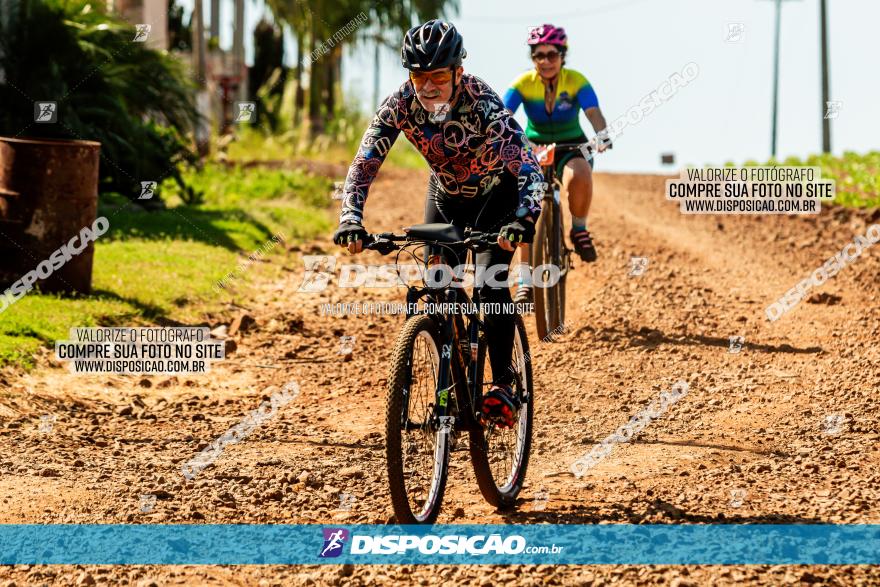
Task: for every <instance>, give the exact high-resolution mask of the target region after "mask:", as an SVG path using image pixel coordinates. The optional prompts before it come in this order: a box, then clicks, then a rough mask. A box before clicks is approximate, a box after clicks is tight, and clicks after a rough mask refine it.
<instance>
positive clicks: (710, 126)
mask: <svg viewBox="0 0 880 587" xmlns="http://www.w3.org/2000/svg"><path fill="white" fill-rule="evenodd" d="M183 4H184V5H186V2H183ZM206 4H208V2H207V1H206ZM228 4H229V6H225V11H224V13H221V16H222V20H223V23H224V31H223V33H222V34H221V45H223V46H228V45H230V44H231V2H229V3H228ZM539 4H541V3H539V2H536V1H535V0H479V1H477V0H459V5H460V10H459V11H458V13H457V14H451V15H447V17H448V19H449V20H451V21H452V22H453V23H454V24H455V25H456V26H457V27H458V29H459V30H460V32H461V33H462V35H463V36H464V41H465V47H466V48H467V51H468V57H467V59H466V60H465V63H464V67H465V70H466V71H468V72H469V73H473V74H474V75H477V76H479V77H481V78H482V79H484V80H485V81H486V82H488V83H489V85H490V86H492V87H493V88H494V89H495V90H496V91H497V92H498V93H499V94H501V95H503V93H504V91H505V90H506V89H507V87H508V85H509V84H510V82H511V81H512V80H513V79H514V78H515V77H516V76H517V75H518V74H520V73H522V72H524V71H526V70H527V69H529V68H530V67H531V63H530V61H529V59H528V52H527V49H526V46H525V38H526V36H527V31H528V28H529V27H530V26H535V25H539V24H543V23H545V22H550V23H553V24H556V25H560V26H564V27H565V28H566V30H567V32H568V36H569V52H568V57H567V59H566V66H567V67H570V68H572V69H576V70H578V71H580V72H581V73H583V74H584V75H585V76H586V77H587V79H589V80H590V82H591V83H592V85H593V87H594V89H595V90H596V93H597V95H598V97H599V104H600V107H601V108H602V111H603V113H604V114H605V118H606V119H607V120H608V121H609V122H610V121H611V120H613V119H615V118H617V117H618V116H621V115H625V114H626V113H627V111H629V110H630V109H631V108H633V107H636V106H637V105H638V104H639V101H640V100H641V99H642V97H644V96H645V95H647V94H649V93H650V92H652V91H653V90H655V89H657V88H658V86H659V85H660V84H662V83H663V82H664V81H665V80H667V79H669V77H670V76H671V75H672V74H674V73H676V72H681V71H682V69H683V68H684V66H685V65H686V64H688V63H695V64H696V65H697V66H698V67H699V73H698V75H697V76H696V78H695V79H693V80H692V81H691V82H690V83H688V84H687V85H686V86H683V87H681V88H679V89H678V91H677V92H676V93H675V94H674V95H673V96H672V97H671V98H670V99H668V100H667V101H665V102H663V103H662V104H660V105H659V106H657V107H656V108H655V109H654V110H653V111H652V112H651V113H650V114H648V115H646V116H644V117H643V118H642V119H641V121H640V122H638V123H637V124H631V125H629V126H627V127H626V129H625V131H624V132H623V134H622V135H621V136H620V137H619V138H618V139H617V140H616V141H615V145H614V149H613V150H612V151H609V152H607V153H603V154H601V155H600V156H599V159H598V160H597V162H596V165H597V169H598V170H611V171H645V172H656V171H662V170H666V171H668V170H669V168H665V167H663V166H662V165H661V163H660V154H661V153H664V152H671V153H674V154H675V156H676V166H681V165H687V164H694V165H706V164H722V163H724V162H726V161H733V162H735V163H742V162H743V161H745V160H748V159H756V160H766V159H767V158H769V156H770V134H771V112H772V80H773V32H774V29H773V26H774V14H775V7H774V5H775V2H774V1H773V0H666V1H662V2H661V1H659V0H573V1H569V0H556V1H555V2H552V3H548V4H547V5H546V6H547V7H548V9H547V10H546V11H544V10H538V9H537V8H536V6H537V5H539ZM264 10H265V8H264V7H263V6H262V0H248V2H247V21H248V22H247V29H248V30H252V28H253V26H254V24H256V22H257V20H259V18H260V16H261V15H262V14H263V12H264ZM352 16H354V15H352ZM828 22H829V55H830V87H831V91H830V99H831V100H834V101H839V102H840V105H839V112H838V115H837V118H836V119H833V120H832V121H831V133H832V150H833V152H834V153H837V154H839V153H842V152H843V151H846V150H850V151H858V152H864V151H869V150H877V149H880V109H878V103H880V100H878V98H877V96H878V95H880V76H878V75H877V71H878V62H877V56H878V55H880V36H878V34H877V32H876V28H877V23H878V22H880V2H877V1H876V0H828ZM365 26H369V23H367V25H365ZM731 26H732V27H734V29H738V30H740V31H741V32H740V36H739V37H738V40H737V36H736V35H734V36H733V37H731V33H730V28H731ZM780 39H781V41H780V43H781V49H780V76H779V121H778V127H779V128H778V139H777V141H778V143H777V144H778V148H777V151H778V157H779V158H780V159H783V158H785V157H788V156H792V155H794V156H799V157H804V156H806V155H809V154H812V153H817V152H819V151H821V146H822V116H823V114H824V113H823V111H822V107H823V106H822V102H821V79H820V75H821V73H820V71H821V70H820V47H819V0H785V1H784V2H783V3H782V26H781V36H780ZM250 45H251V38H250V35H249V34H248V35H247V52H248V60H250V58H251V57H250V55H251V54H252V47H251V46H250ZM373 53H374V51H373V47H372V46H370V45H360V46H359V47H358V48H356V49H355V50H353V51H350V52H349V53H348V54H347V55H346V58H345V61H344V63H343V86H344V88H345V90H346V95H347V96H349V97H352V98H357V99H358V101H359V102H360V103H361V104H362V107H363V110H364V111H372V110H374V109H375V106H376V105H375V104H373V103H372V102H373V99H372V96H373V71H374V58H373ZM287 60H288V62H289V63H290V62H293V60H294V55H293V47H292V44H291V43H288V57H287ZM691 71H693V69H691ZM405 79H406V73H405V70H403V69H402V67H401V65H400V59H399V53H397V52H392V51H391V50H383V51H382V54H381V59H380V94H381V96H382V97H383V98H384V96H387V95H388V94H389V93H391V92H392V91H394V90H395V89H396V88H397V87H398V86H399V85H400V84H401V83H402V82H403V81H404V80H405ZM517 119H518V120H519V121H520V122H521V123H523V124H524V123H525V118H524V116H523V112H522V109H520V111H519V112H518V113H517ZM581 120H582V125H583V126H584V128H585V129H590V127H589V123H588V122H587V121H586V118H585V117H584V116H583V114H581ZM591 134H592V133H589V135H591ZM589 135H588V136H589ZM400 140H404V139H400Z"/></svg>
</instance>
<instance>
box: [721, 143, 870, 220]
mask: <svg viewBox="0 0 880 587" xmlns="http://www.w3.org/2000/svg"><path fill="white" fill-rule="evenodd" d="M725 165H727V166H733V165H734V164H733V163H731V162H728V163H725ZM743 165H744V166H757V165H786V166H804V167H820V168H821V169H822V177H823V178H826V179H834V180H835V182H836V191H837V195H836V197H835V198H834V200H833V203H834V204H838V205H840V206H846V207H849V208H876V207H880V151H871V152H870V153H864V154H862V153H854V152H852V151H846V152H844V153H843V155H842V156H840V157H838V156H835V155H830V154H821V155H810V156H809V157H807V158H806V159H801V158H799V157H789V158H787V159H785V160H784V161H777V160H775V159H770V160H769V161H767V162H766V163H759V162H757V161H754V160H749V161H746V162H745V163H743ZM826 204H827V203H826Z"/></svg>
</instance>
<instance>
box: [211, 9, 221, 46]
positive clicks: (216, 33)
mask: <svg viewBox="0 0 880 587" xmlns="http://www.w3.org/2000/svg"><path fill="white" fill-rule="evenodd" d="M211 38H212V39H217V40H218V41H219V40H220V0H211Z"/></svg>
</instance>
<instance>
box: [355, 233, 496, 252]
mask: <svg viewBox="0 0 880 587" xmlns="http://www.w3.org/2000/svg"><path fill="white" fill-rule="evenodd" d="M465 235H466V236H465V239H464V240H461V241H453V242H446V241H432V240H428V239H423V238H412V237H410V236H409V235H407V234H394V233H392V232H381V233H378V234H368V235H367V237H366V239H364V248H365V249H370V250H371V251H377V252H379V253H380V254H382V255H387V254H389V253H392V252H394V251H397V250H400V249H401V248H403V247H402V246H401V244H399V243H404V245H406V244H425V245H438V246H444V247H467V248H469V249H472V250H474V251H475V252H479V251H484V250H486V249H487V248H489V247H490V246H491V245H493V244H495V242H496V240H497V239H498V233H486V232H479V231H476V230H469V231H466V232H465Z"/></svg>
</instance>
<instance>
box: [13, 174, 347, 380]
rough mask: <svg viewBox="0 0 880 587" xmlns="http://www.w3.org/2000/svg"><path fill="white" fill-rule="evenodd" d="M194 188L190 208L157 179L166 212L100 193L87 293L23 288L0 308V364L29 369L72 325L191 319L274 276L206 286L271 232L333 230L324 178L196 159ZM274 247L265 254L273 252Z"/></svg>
mask: <svg viewBox="0 0 880 587" xmlns="http://www.w3.org/2000/svg"><path fill="white" fill-rule="evenodd" d="M186 179H187V181H188V183H189V184H190V185H191V186H193V187H195V188H196V190H198V191H201V192H203V194H204V202H203V203H202V204H201V205H199V206H198V207H190V206H183V205H181V204H180V200H179V194H177V191H176V190H177V188H176V186H175V185H174V184H173V183H171V182H166V183H165V184H163V185H162V186H161V188H162V194H163V197H164V198H165V199H166V201H167V202H168V206H169V208H168V209H166V210H159V211H152V212H147V211H144V210H143V209H142V208H141V207H140V206H137V205H130V204H128V201H127V200H125V199H123V198H121V197H119V196H113V195H108V196H106V197H105V196H102V200H101V202H100V204H99V209H98V212H99V215H104V216H107V217H108V218H109V219H110V230H109V231H108V233H107V234H105V235H104V236H103V237H101V238H100V239H99V240H98V242H97V243H96V244H95V258H94V269H93V279H92V288H93V291H92V294H91V295H89V296H74V297H61V296H56V295H44V294H40V293H39V292H37V291H32V292H31V293H29V294H28V295H27V296H25V297H24V298H22V299H20V300H19V301H18V302H17V303H14V304H13V305H11V306H10V307H9V308H8V309H7V310H6V311H5V312H3V313H2V314H0V365H3V364H14V365H17V366H20V367H23V368H30V367H32V366H33V364H34V360H33V354H34V351H35V350H36V349H37V348H38V347H40V346H49V347H52V346H53V345H54V341H55V340H63V339H66V338H67V335H68V331H69V329H70V328H72V327H77V326H96V325H101V326H136V325H143V324H154V323H156V321H157V320H159V319H163V318H164V319H168V320H175V321H180V322H185V323H195V322H201V321H203V320H204V319H205V315H206V314H210V313H213V312H217V311H220V310H221V309H222V308H223V306H224V305H225V304H226V303H227V302H228V301H229V300H230V299H233V298H232V296H235V299H237V298H238V297H239V296H246V295H247V294H248V292H249V289H248V288H249V284H250V283H252V282H253V281H254V280H255V279H257V278H260V277H263V278H267V277H270V276H272V275H277V274H278V273H279V272H280V270H279V269H278V267H277V265H276V264H266V263H254V264H252V265H250V267H249V268H248V269H247V270H246V271H244V272H242V273H240V274H239V273H236V278H235V279H233V280H232V281H231V282H230V285H229V287H228V288H227V289H226V290H220V291H219V292H218V291H217V290H216V289H215V284H216V283H217V282H218V281H219V280H220V279H222V278H224V277H225V276H226V275H227V274H229V273H235V272H236V270H237V268H238V266H239V263H240V262H241V260H243V259H244V258H245V257H247V256H248V255H250V254H251V253H252V252H254V251H255V250H257V249H258V248H260V247H261V246H263V245H265V244H267V243H271V239H272V237H273V236H274V235H276V234H279V233H280V234H281V235H283V237H284V238H285V239H287V240H298V239H307V238H312V237H315V236H316V235H318V234H326V233H327V232H329V231H330V230H332V227H333V219H332V214H331V208H333V204H335V202H333V200H332V199H331V198H330V191H331V188H332V182H331V181H330V180H329V179H327V178H322V177H316V176H312V175H309V174H306V173H304V172H302V171H291V170H281V169H264V168H259V167H251V168H241V167H229V168H226V167H225V166H222V165H220V164H215V163H212V164H209V165H206V166H205V168H204V169H202V170H201V171H198V172H196V171H191V172H189V173H187V174H186ZM283 251H284V247H282V246H280V245H277V246H274V247H273V248H272V249H271V250H270V251H269V252H268V253H267V255H268V256H270V257H271V255H278V254H282V253H283Z"/></svg>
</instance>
